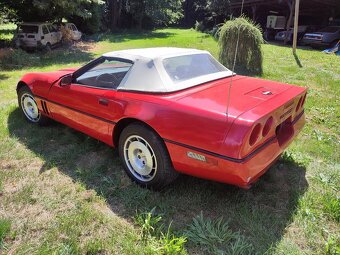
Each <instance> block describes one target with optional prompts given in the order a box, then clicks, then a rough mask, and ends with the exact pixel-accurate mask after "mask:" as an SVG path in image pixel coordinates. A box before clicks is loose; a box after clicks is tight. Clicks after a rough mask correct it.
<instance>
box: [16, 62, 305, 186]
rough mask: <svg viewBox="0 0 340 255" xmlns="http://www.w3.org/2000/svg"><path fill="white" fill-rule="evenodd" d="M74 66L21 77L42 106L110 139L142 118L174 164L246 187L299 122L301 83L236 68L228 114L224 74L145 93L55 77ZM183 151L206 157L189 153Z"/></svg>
mask: <svg viewBox="0 0 340 255" xmlns="http://www.w3.org/2000/svg"><path fill="white" fill-rule="evenodd" d="M73 71H74V69H65V70H61V71H57V72H51V73H32V74H28V75H25V76H24V77H23V78H22V80H21V81H22V82H25V83H26V84H27V85H28V86H29V87H30V88H31V90H32V92H33V94H34V95H35V96H36V99H37V101H38V105H39V107H40V110H41V111H42V112H43V114H46V115H49V117H51V118H53V119H55V120H57V121H60V122H62V123H64V124H66V125H68V126H70V127H72V128H75V129H77V130H79V131H82V132H84V133H86V134H88V135H90V136H92V137H94V138H97V139H99V140H101V141H103V142H105V143H107V144H109V145H111V146H115V145H114V144H113V135H114V132H115V126H116V123H118V122H119V121H121V120H123V119H125V118H133V119H137V120H140V121H142V122H144V123H146V124H147V125H149V126H150V127H152V128H153V129H154V130H155V131H156V132H157V133H158V134H159V135H160V137H162V138H163V139H164V141H165V144H166V147H167V148H168V151H169V154H170V157H171V159H172V162H173V165H174V167H175V169H176V170H178V171H179V172H182V173H186V174H189V175H193V176H198V177H201V178H206V179H211V180H216V181H220V182H225V183H231V184H234V185H238V186H240V187H248V185H249V184H250V183H252V182H254V181H255V180H256V179H257V178H258V177H259V176H260V175H261V174H263V173H264V172H265V170H266V169H267V168H268V167H269V166H270V165H271V164H272V163H273V162H275V160H276V159H277V158H278V156H279V155H280V154H281V153H282V152H283V150H284V149H285V148H286V147H287V146H288V144H289V143H290V142H291V141H292V140H293V139H294V138H295V137H296V135H297V134H298V133H299V131H300V130H301V129H302V127H303V125H304V113H303V107H297V106H298V104H299V100H300V101H304V100H302V99H303V97H304V96H305V94H306V89H305V88H302V87H297V86H292V85H288V84H282V83H278V82H272V81H266V80H262V79H255V78H249V77H244V76H238V75H237V76H234V77H233V78H232V79H233V81H232V84H233V86H232V89H231V94H230V105H229V112H228V115H227V114H226V109H227V100H228V87H229V85H230V79H231V78H230V77H229V78H225V79H220V80H216V81H212V82H209V83H206V84H202V85H199V86H196V87H192V88H189V89H186V90H182V91H178V92H173V93H168V94H151V93H149V94H148V93H137V92H127V91H116V90H110V89H100V88H93V87H88V86H83V85H78V84H71V85H69V86H60V85H59V82H57V81H58V79H59V77H61V76H63V75H66V74H68V73H72V72H73ZM267 92H268V93H267ZM269 92H270V93H269ZM103 100H104V101H103ZM42 101H44V102H45V103H46V106H47V112H46V109H44V108H43V107H42ZM103 102H104V104H103ZM269 117H272V118H273V123H272V126H271V128H270V130H269V131H268V134H266V135H264V136H263V135H262V133H261V134H260V135H259V137H258V139H257V140H256V142H255V143H254V144H252V145H250V142H249V140H250V136H251V133H252V131H253V129H254V127H255V126H256V125H257V124H259V125H260V127H261V130H263V127H264V125H265V123H266V121H267V120H268V118H269ZM282 123H284V124H282ZM188 152H194V153H196V154H198V155H202V156H204V157H205V161H200V160H197V159H193V158H192V157H188V155H187V153H188Z"/></svg>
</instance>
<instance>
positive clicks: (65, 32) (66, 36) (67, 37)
mask: <svg viewBox="0 0 340 255" xmlns="http://www.w3.org/2000/svg"><path fill="white" fill-rule="evenodd" d="M60 31H61V34H62V38H63V42H64V43H66V44H70V43H72V41H73V37H72V31H71V29H69V28H67V27H66V26H63V25H62V26H61V27H60Z"/></svg>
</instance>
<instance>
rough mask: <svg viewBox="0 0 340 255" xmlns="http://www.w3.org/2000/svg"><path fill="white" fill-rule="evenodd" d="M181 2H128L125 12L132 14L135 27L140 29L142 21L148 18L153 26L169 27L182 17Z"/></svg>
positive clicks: (150, 0)
mask: <svg viewBox="0 0 340 255" xmlns="http://www.w3.org/2000/svg"><path fill="white" fill-rule="evenodd" d="M182 2H183V0H130V1H127V4H126V10H127V12H128V13H130V14H132V16H133V17H134V18H135V21H136V27H137V28H138V29H142V27H143V20H144V19H145V18H150V19H151V20H152V22H153V23H154V25H169V24H173V23H175V22H177V21H178V20H179V19H180V18H181V17H182V16H183V14H182Z"/></svg>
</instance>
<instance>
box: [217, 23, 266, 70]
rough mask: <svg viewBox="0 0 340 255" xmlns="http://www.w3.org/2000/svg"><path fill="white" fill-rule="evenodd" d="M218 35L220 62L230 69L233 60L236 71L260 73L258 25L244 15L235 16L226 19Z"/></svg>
mask: <svg viewBox="0 0 340 255" xmlns="http://www.w3.org/2000/svg"><path fill="white" fill-rule="evenodd" d="M219 35H220V38H219V59H220V61H221V63H222V64H224V65H225V66H226V67H228V68H230V69H231V68H233V67H234V62H235V71H236V72H240V73H251V74H262V72H263V70H262V62H263V57H262V50H261V44H262V43H263V38H262V33H261V28H260V27H259V26H258V25H256V24H255V23H253V22H252V21H251V20H249V19H248V18H246V17H240V18H236V19H234V20H229V21H227V22H226V23H225V24H224V25H223V26H222V27H221V30H220V33H219ZM236 48H237V49H238V50H237V53H235V52H236ZM235 54H236V59H235Z"/></svg>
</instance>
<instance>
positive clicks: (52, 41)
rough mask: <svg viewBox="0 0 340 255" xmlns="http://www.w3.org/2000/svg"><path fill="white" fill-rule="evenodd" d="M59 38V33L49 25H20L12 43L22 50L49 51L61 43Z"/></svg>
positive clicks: (60, 35)
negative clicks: (36, 49)
mask: <svg viewBox="0 0 340 255" xmlns="http://www.w3.org/2000/svg"><path fill="white" fill-rule="evenodd" d="M61 37H62V34H61V32H59V31H57V29H56V28H55V27H54V26H53V25H52V24H50V23H21V24H18V28H17V33H16V35H15V37H14V43H15V46H16V47H20V48H23V49H35V48H38V49H46V50H50V49H51V48H52V47H53V46H54V45H56V44H59V43H61Z"/></svg>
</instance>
